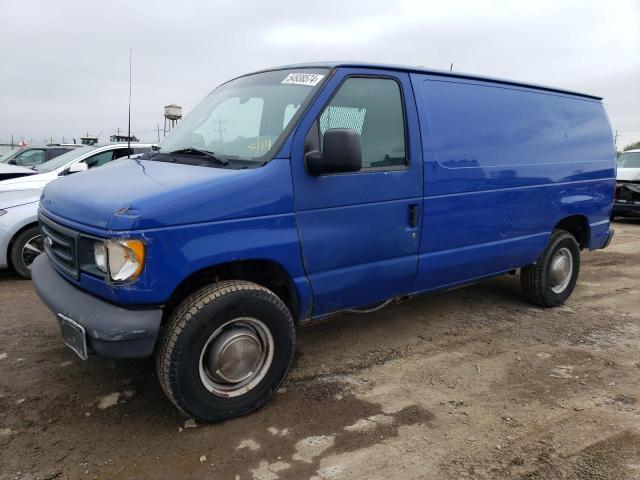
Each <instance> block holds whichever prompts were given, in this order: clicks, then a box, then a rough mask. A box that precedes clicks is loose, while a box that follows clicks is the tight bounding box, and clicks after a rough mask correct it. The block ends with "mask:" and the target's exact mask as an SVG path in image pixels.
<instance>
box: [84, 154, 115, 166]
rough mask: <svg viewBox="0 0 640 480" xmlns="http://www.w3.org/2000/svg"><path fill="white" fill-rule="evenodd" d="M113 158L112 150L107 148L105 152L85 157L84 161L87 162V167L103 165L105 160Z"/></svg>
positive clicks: (108, 160)
mask: <svg viewBox="0 0 640 480" xmlns="http://www.w3.org/2000/svg"><path fill="white" fill-rule="evenodd" d="M112 159H113V150H108V151H106V152H101V153H98V154H96V155H94V156H93V157H89V158H87V159H86V160H85V161H84V163H86V164H87V166H88V167H89V168H94V167H99V166H100V165H104V164H105V163H107V162H110V161H111V160H112Z"/></svg>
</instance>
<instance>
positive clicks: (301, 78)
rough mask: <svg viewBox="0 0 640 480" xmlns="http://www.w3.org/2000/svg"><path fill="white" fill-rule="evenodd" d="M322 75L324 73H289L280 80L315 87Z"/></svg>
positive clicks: (290, 83)
mask: <svg viewBox="0 0 640 480" xmlns="http://www.w3.org/2000/svg"><path fill="white" fill-rule="evenodd" d="M323 77H324V75H320V74H318V73H290V74H289V75H287V76H286V77H285V78H284V80H282V83H286V84H289V85H308V86H310V87H315V86H316V85H317V84H318V83H319V82H320V80H322V78H323Z"/></svg>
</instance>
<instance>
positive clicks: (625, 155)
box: [611, 150, 640, 217]
mask: <svg viewBox="0 0 640 480" xmlns="http://www.w3.org/2000/svg"><path fill="white" fill-rule="evenodd" d="M611 216H612V217H640V150H627V151H626V152H622V153H621V154H620V156H619V157H618V175H617V182H616V199H615V203H614V204H613V212H612V214H611Z"/></svg>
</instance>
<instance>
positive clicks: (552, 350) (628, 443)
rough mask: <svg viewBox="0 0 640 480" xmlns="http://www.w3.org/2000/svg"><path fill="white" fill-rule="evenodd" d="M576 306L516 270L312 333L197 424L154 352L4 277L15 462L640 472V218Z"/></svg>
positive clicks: (0, 343)
mask: <svg viewBox="0 0 640 480" xmlns="http://www.w3.org/2000/svg"><path fill="white" fill-rule="evenodd" d="M615 227H616V231H617V234H616V238H615V240H614V242H613V244H612V245H611V246H610V247H609V249H607V250H605V251H597V252H591V253H585V254H584V256H583V261H584V263H583V268H582V271H581V274H580V279H579V282H578V287H577V289H576V291H575V292H574V294H573V296H572V298H571V299H570V301H569V302H568V303H567V304H566V305H565V306H564V307H561V308H557V309H552V310H544V309H540V308H536V307H532V306H530V305H528V304H527V303H525V302H524V300H523V298H522V296H521V293H520V290H519V281H518V278H517V277H513V276H505V277H500V278H496V279H492V280H489V281H486V282H483V283H480V284H478V285H475V286H471V287H467V288H464V289H459V290H456V291H451V292H446V293H440V294H436V295H432V296H429V297H423V298H420V299H414V300H411V301H407V302H404V303H401V304H399V305H394V306H390V307H388V308H386V309H383V310H381V311H379V312H376V313H372V314H366V315H356V314H349V315H341V316H339V317H336V318H335V319H334V320H332V321H329V322H325V323H321V324H319V325H316V326H312V327H307V328H302V329H300V330H299V332H298V339H299V341H298V347H297V359H296V364H295V368H294V370H293V371H292V373H291V375H290V377H289V380H288V381H287V383H286V384H285V386H284V387H283V388H282V389H281V390H280V391H279V392H278V394H277V395H276V396H275V398H274V399H273V400H272V401H271V402H270V403H269V404H268V405H267V406H266V407H264V408H263V409H261V410H260V411H258V412H256V413H254V414H251V415H249V416H246V417H243V418H239V419H236V420H232V421H229V422H226V423H223V424H217V425H195V423H194V422H193V421H190V420H188V419H185V418H183V417H181V416H180V415H178V414H177V413H176V412H175V410H174V409H173V408H172V406H171V404H170V403H169V402H168V401H167V400H166V399H165V397H164V396H163V394H162V392H161V390H160V387H159V385H158V383H157V381H156V378H155V375H154V369H153V364H152V362H151V361H150V360H145V361H135V362H133V361H129V362H120V363H116V364H115V365H109V364H107V363H106V362H104V361H101V360H100V359H95V358H91V359H90V360H89V361H87V362H82V361H81V360H79V359H77V358H76V357H75V356H74V355H73V354H72V353H71V351H70V350H68V349H67V348H66V347H65V346H64V345H63V344H62V342H61V340H60V336H59V333H58V328H57V325H56V323H55V321H54V320H53V318H52V315H51V314H50V312H49V311H48V310H46V309H45V307H44V306H42V305H41V304H40V302H39V301H38V299H37V297H36V295H35V292H34V290H33V287H32V285H31V282H28V281H23V280H19V279H17V278H16V277H15V276H13V275H10V274H7V273H5V274H3V275H2V276H0V479H2V480H4V479H14V478H16V479H23V478H24V479H35V478H40V479H53V478H57V479H67V478H68V479H84V478H87V479H94V478H97V479H148V478H154V479H172V480H174V479H178V478H179V479H187V478H197V479H206V478H211V479H227V478H228V479H232V480H233V479H264V480H267V479H269V480H273V479H278V478H282V479H285V478H287V479H307V478H315V479H345V478H347V479H354V478H356V479H388V478H401V479H431V478H434V479H460V478H478V479H495V478H507V479H516V478H518V479H534V478H535V479H552V478H553V479H555V478H563V479H576V480H577V479H581V480H582V479H626V478H636V479H639V478H640V408H639V406H638V400H639V399H640V344H639V340H640V221H631V220H629V221H624V222H616V224H615Z"/></svg>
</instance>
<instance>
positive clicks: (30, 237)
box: [0, 143, 153, 278]
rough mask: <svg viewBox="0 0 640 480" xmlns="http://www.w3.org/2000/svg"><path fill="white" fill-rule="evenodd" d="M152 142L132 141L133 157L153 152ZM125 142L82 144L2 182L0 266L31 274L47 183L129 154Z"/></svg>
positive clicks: (39, 245) (39, 242) (38, 249)
mask: <svg viewBox="0 0 640 480" xmlns="http://www.w3.org/2000/svg"><path fill="white" fill-rule="evenodd" d="M152 147H153V145H152V144H148V143H132V144H131V156H134V155H140V154H142V153H146V152H150V151H151V150H152ZM127 153H128V149H127V144H126V143H116V144H112V145H105V146H99V147H98V146H93V147H82V148H78V149H75V150H72V151H70V152H68V153H65V154H64V155H61V156H59V157H57V158H54V159H53V160H51V161H49V162H47V163H44V164H42V165H38V166H37V167H35V168H36V170H37V173H35V174H33V175H27V176H24V177H19V178H12V179H9V180H3V181H0V268H8V267H11V268H13V269H14V270H15V271H16V272H17V273H18V274H19V275H21V276H22V277H25V278H30V277H31V272H30V269H29V267H30V266H31V262H33V260H34V259H35V257H37V256H38V255H39V254H40V253H42V250H43V249H42V239H41V236H40V230H39V229H38V202H39V200H40V194H41V193H42V189H43V188H44V186H45V185H46V184H47V183H49V182H51V181H53V180H55V179H57V178H58V177H59V176H61V175H68V174H71V173H75V172H82V171H84V170H87V169H89V168H94V167H99V166H101V165H104V164H105V163H108V162H110V161H112V160H116V159H118V158H123V157H126V156H127Z"/></svg>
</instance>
